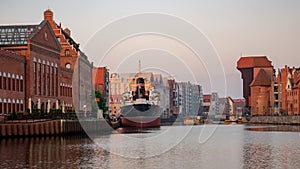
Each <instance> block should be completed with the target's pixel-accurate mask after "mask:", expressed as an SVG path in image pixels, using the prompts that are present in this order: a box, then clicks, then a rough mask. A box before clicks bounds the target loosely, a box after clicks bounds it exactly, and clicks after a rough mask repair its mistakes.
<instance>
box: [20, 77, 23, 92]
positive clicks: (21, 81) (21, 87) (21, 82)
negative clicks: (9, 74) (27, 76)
mask: <svg viewBox="0 0 300 169" xmlns="http://www.w3.org/2000/svg"><path fill="white" fill-rule="evenodd" d="M20 89H21V92H23V79H21V80H20Z"/></svg>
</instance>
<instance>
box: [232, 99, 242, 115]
mask: <svg viewBox="0 0 300 169" xmlns="http://www.w3.org/2000/svg"><path fill="white" fill-rule="evenodd" d="M233 102H234V103H233V114H234V115H235V116H237V117H242V116H244V115H245V99H233Z"/></svg>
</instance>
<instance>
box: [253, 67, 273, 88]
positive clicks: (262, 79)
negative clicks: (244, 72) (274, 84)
mask: <svg viewBox="0 0 300 169" xmlns="http://www.w3.org/2000/svg"><path fill="white" fill-rule="evenodd" d="M270 85H271V79H270V77H269V76H268V74H267V73H266V71H265V70H264V69H260V70H259V72H258V73H257V75H256V76H255V78H254V79H253V81H252V82H251V84H250V86H270Z"/></svg>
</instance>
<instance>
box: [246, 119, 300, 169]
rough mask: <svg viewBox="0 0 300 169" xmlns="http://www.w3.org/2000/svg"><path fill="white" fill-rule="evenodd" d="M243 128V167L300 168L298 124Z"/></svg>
mask: <svg viewBox="0 0 300 169" xmlns="http://www.w3.org/2000/svg"><path fill="white" fill-rule="evenodd" d="M245 130H246V132H245V133H244V136H245V137H244V138H245V140H244V146H243V158H244V161H243V165H244V167H243V168H300V148H299V144H300V140H299V136H300V135H299V133H298V132H299V131H300V130H299V126H270V125H268V126H246V128H245ZM253 131H255V132H253Z"/></svg>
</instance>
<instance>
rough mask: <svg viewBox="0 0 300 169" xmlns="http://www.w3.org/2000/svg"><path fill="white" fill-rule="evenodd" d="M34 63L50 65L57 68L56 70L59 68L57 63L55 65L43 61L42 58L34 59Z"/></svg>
mask: <svg viewBox="0 0 300 169" xmlns="http://www.w3.org/2000/svg"><path fill="white" fill-rule="evenodd" d="M33 62H34V63H36V62H37V63H40V64H43V65H48V66H51V67H56V68H57V63H53V62H49V61H45V60H41V59H40V58H38V59H36V57H34V58H33Z"/></svg>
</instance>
